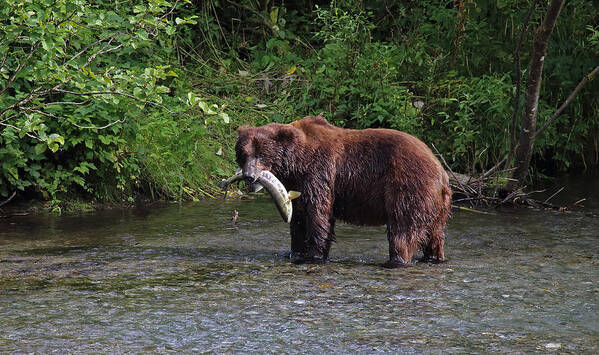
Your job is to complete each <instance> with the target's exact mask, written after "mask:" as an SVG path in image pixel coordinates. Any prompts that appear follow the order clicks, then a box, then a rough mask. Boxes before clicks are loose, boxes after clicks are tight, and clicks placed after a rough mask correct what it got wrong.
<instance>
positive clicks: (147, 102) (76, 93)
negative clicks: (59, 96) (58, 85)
mask: <svg viewBox="0 0 599 355" xmlns="http://www.w3.org/2000/svg"><path fill="white" fill-rule="evenodd" d="M56 91H57V92H62V93H65V94H72V95H81V96H94V95H119V96H124V97H128V98H130V99H133V100H135V101H139V102H142V103H144V104H150V105H154V106H157V107H160V108H162V109H163V110H165V111H167V112H168V113H170V114H176V112H174V111H171V110H170V109H168V108H167V107H166V106H164V105H161V104H159V103H156V102H153V101H148V100H142V99H139V98H137V97H135V96H133V95H131V94H126V93H124V92H120V91H87V92H77V91H70V90H63V89H58V90H56Z"/></svg>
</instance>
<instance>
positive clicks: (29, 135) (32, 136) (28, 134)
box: [0, 122, 44, 142]
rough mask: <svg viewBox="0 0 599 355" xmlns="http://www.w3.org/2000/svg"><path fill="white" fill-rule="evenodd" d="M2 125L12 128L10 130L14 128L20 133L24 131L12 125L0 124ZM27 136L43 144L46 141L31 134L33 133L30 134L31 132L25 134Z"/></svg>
mask: <svg viewBox="0 0 599 355" xmlns="http://www.w3.org/2000/svg"><path fill="white" fill-rule="evenodd" d="M0 125H1V126H4V127H10V128H14V129H16V130H17V131H19V132H20V131H22V129H21V128H19V127H17V126H14V125H11V124H10V123H4V122H0ZM25 135H26V136H27V137H30V138H33V139H37V140H38V141H40V142H43V141H44V140H43V139H41V138H40V137H37V136H34V135H33V134H31V133H29V132H27V133H25Z"/></svg>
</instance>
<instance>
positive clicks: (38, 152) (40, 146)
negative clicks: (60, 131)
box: [34, 143, 48, 155]
mask: <svg viewBox="0 0 599 355" xmlns="http://www.w3.org/2000/svg"><path fill="white" fill-rule="evenodd" d="M46 148H48V145H47V144H45V143H39V144H36V145H35V148H34V151H35V154H36V155H41V154H43V153H44V152H45V151H46Z"/></svg>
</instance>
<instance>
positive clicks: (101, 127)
mask: <svg viewBox="0 0 599 355" xmlns="http://www.w3.org/2000/svg"><path fill="white" fill-rule="evenodd" d="M23 110H25V111H31V112H36V113H39V114H40V115H44V116H46V117H51V118H55V119H59V120H63V121H66V122H68V123H69V124H72V125H73V126H75V127H77V128H81V129H97V130H100V129H105V128H108V127H110V126H113V125H115V124H117V123H123V122H125V120H120V119H119V120H116V121H114V122H110V123H108V124H106V125H104V126H81V125H78V124H76V123H75V122H71V121H69V120H68V119H67V118H66V117H59V116H56V115H53V114H51V113H47V112H44V111H41V110H38V109H35V108H31V107H25V108H23Z"/></svg>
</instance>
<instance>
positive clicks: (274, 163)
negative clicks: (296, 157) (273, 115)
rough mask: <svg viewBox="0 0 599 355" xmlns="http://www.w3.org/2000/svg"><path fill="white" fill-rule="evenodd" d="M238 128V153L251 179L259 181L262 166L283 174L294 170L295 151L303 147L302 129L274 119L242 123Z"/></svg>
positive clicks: (236, 152)
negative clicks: (255, 124)
mask: <svg viewBox="0 0 599 355" xmlns="http://www.w3.org/2000/svg"><path fill="white" fill-rule="evenodd" d="M237 132H238V137H237V144H236V145H235V155H236V158H237V164H239V167H241V169H242V170H243V176H244V177H245V178H246V179H247V180H249V181H256V179H257V178H258V177H259V176H260V173H261V171H262V170H268V171H270V172H271V173H273V174H274V175H275V176H277V177H279V178H281V177H285V176H288V175H289V174H290V168H291V166H292V165H293V161H292V160H293V159H292V156H293V152H294V151H296V150H297V149H299V140H300V132H299V131H298V129H296V128H294V127H292V126H290V125H286V124H280V123H270V124H267V125H265V126H261V127H249V126H241V127H239V128H238V129H237Z"/></svg>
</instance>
